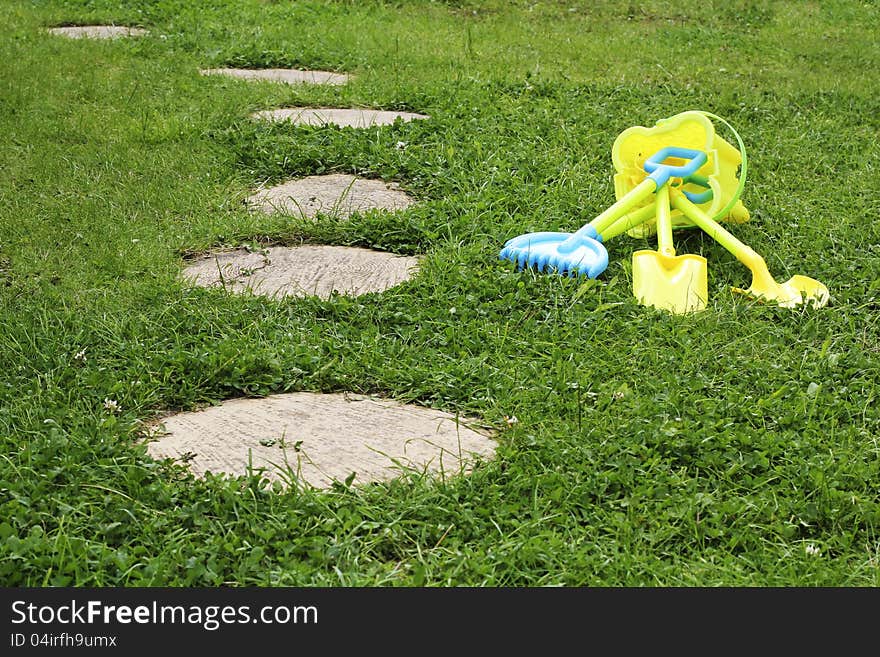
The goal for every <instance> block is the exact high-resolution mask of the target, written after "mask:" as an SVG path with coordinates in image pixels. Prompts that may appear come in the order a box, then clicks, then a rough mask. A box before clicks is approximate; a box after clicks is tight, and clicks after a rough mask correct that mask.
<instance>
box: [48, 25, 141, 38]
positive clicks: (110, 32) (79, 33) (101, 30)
mask: <svg viewBox="0 0 880 657" xmlns="http://www.w3.org/2000/svg"><path fill="white" fill-rule="evenodd" d="M49 33H50V34H57V35H59V36H65V37H69V38H71V39H119V38H122V37H136V36H143V35H145V34H147V33H148V32H147V30H145V29H143V28H140V27H126V26H124V25H69V26H65V27H52V28H49Z"/></svg>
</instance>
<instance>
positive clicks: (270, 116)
mask: <svg viewBox="0 0 880 657" xmlns="http://www.w3.org/2000/svg"><path fill="white" fill-rule="evenodd" d="M251 118H253V119H257V120H262V121H270V122H273V123H282V122H290V123H293V124H294V125H310V126H324V125H336V126H339V127H340V128H371V127H373V126H381V125H393V124H394V122H395V121H397V120H398V119H399V120H401V121H404V122H409V121H414V120H422V119H428V118H430V117H429V116H427V115H426V114H416V113H414V112H391V111H385V110H371V109H342V108H332V107H285V108H281V109H274V110H264V111H261V112H255V113H253V114H251Z"/></svg>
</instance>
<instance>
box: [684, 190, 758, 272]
mask: <svg viewBox="0 0 880 657" xmlns="http://www.w3.org/2000/svg"><path fill="white" fill-rule="evenodd" d="M672 207H674V208H676V209H678V210H681V211H682V212H683V213H684V215H685V216H686V217H687V218H688V219H690V220H691V221H693V222H694V223H695V224H696V225H697V226H699V227H700V228H702V229H703V231H705V232H706V234H707V235H708V236H709V237H711V238H712V239H713V240H715V241H716V242H718V243H719V244H720V245H721V246H723V247H724V248H725V249H727V250H728V251H729V252H730V253H731V254H733V256H734V257H735V258H736V259H737V260H739V261H740V262H741V263H742V264H744V265H745V266H746V267H748V268H749V269H751V270H752V271H755V269H756V268H761V267H762V266H763V268H764V269H766V264H765V263H764V258H762V257H761V256H760V255H759V254H758V253H757V252H756V251H755V250H753V249H752V248H751V247H750V246H748V245H746V244H744V243H743V242H741V241H739V240H738V239H737V238H736V237H735V236H734V235H733V234H732V233H730V232H729V231H728V230H727V229H725V228H724V226H722V225H721V224H719V223H718V222H717V221H715V220H714V219H713V218H712V217H710V216H709V215H708V214H706V213H705V212H703V211H702V210H701V209H700V208H698V207H697V206H696V205H694V204H693V203H691V202H690V201H689V200H688V199H687V197H685V195H684V194H681V193H679V192H676V193H675V194H674V195H673V196H672Z"/></svg>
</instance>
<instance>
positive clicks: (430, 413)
mask: <svg viewBox="0 0 880 657" xmlns="http://www.w3.org/2000/svg"><path fill="white" fill-rule="evenodd" d="M473 422H474V421H473V420H464V419H457V418H456V416H455V415H453V414H450V413H446V412H443V411H438V410H433V409H429V408H425V407H421V406H415V405H405V404H402V403H399V402H396V401H391V400H387V399H376V398H369V397H364V396H360V395H351V394H347V393H333V394H319V393H311V392H294V393H288V394H280V395H272V396H269V397H264V398H261V399H233V400H229V401H226V402H223V403H222V404H220V405H218V406H213V407H210V408H207V409H204V410H199V411H191V412H184V413H177V414H174V415H169V416H167V417H165V418H164V419H163V420H162V421H161V423H160V424H157V425H156V426H155V431H154V433H153V437H152V438H150V439H149V442H148V443H147V451H148V453H149V454H150V456H152V457H153V458H155V459H166V458H172V459H179V460H181V461H182V462H184V463H186V465H187V466H188V467H189V469H190V470H191V471H192V472H193V473H194V474H195V475H197V476H204V475H205V474H206V473H208V472H212V473H224V474H227V475H233V476H237V475H244V474H247V472H248V465H249V464H251V466H252V468H253V469H254V470H256V469H259V468H265V472H264V476H266V477H267V478H269V479H270V480H277V481H282V482H287V483H290V472H291V471H292V473H293V474H294V476H295V479H296V481H298V482H301V483H305V484H308V485H310V486H313V487H316V488H328V487H330V486H331V485H332V482H333V481H339V482H343V481H345V480H346V479H347V478H348V477H349V476H350V475H351V474H352V473H355V477H354V480H353V483H354V484H355V485H358V484H365V483H368V482H373V481H382V480H388V479H392V478H395V477H398V476H400V475H401V474H402V473H404V472H405V471H407V470H410V471H411V470H416V471H418V472H420V473H427V474H431V475H434V476H444V477H446V476H455V475H458V474H466V473H467V472H469V471H470V470H471V469H472V466H473V463H474V462H475V461H476V460H478V459H483V460H488V459H491V458H492V457H493V456H494V454H495V447H496V442H495V440H494V439H493V438H492V436H491V435H490V433H489V432H487V431H485V430H482V429H477V428H475V427H474V426H473V424H472V423H473ZM288 468H289V470H288Z"/></svg>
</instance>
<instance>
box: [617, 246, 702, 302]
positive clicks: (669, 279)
mask: <svg viewBox="0 0 880 657" xmlns="http://www.w3.org/2000/svg"><path fill="white" fill-rule="evenodd" d="M707 272H708V267H707V266H706V259H705V258H703V257H702V256H698V255H693V254H687V255H680V256H666V255H663V254H662V253H660V252H658V251H650V250H642V251H636V252H635V253H633V293H634V294H635V297H636V299H638V301H639V303H640V304H642V305H644V306H654V307H655V308H660V309H662V310H668V311H669V312H671V313H674V314H684V313H689V312H695V311H697V310H703V309H704V308H705V307H706V301H707V300H708V298H709V278H708V274H707Z"/></svg>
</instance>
